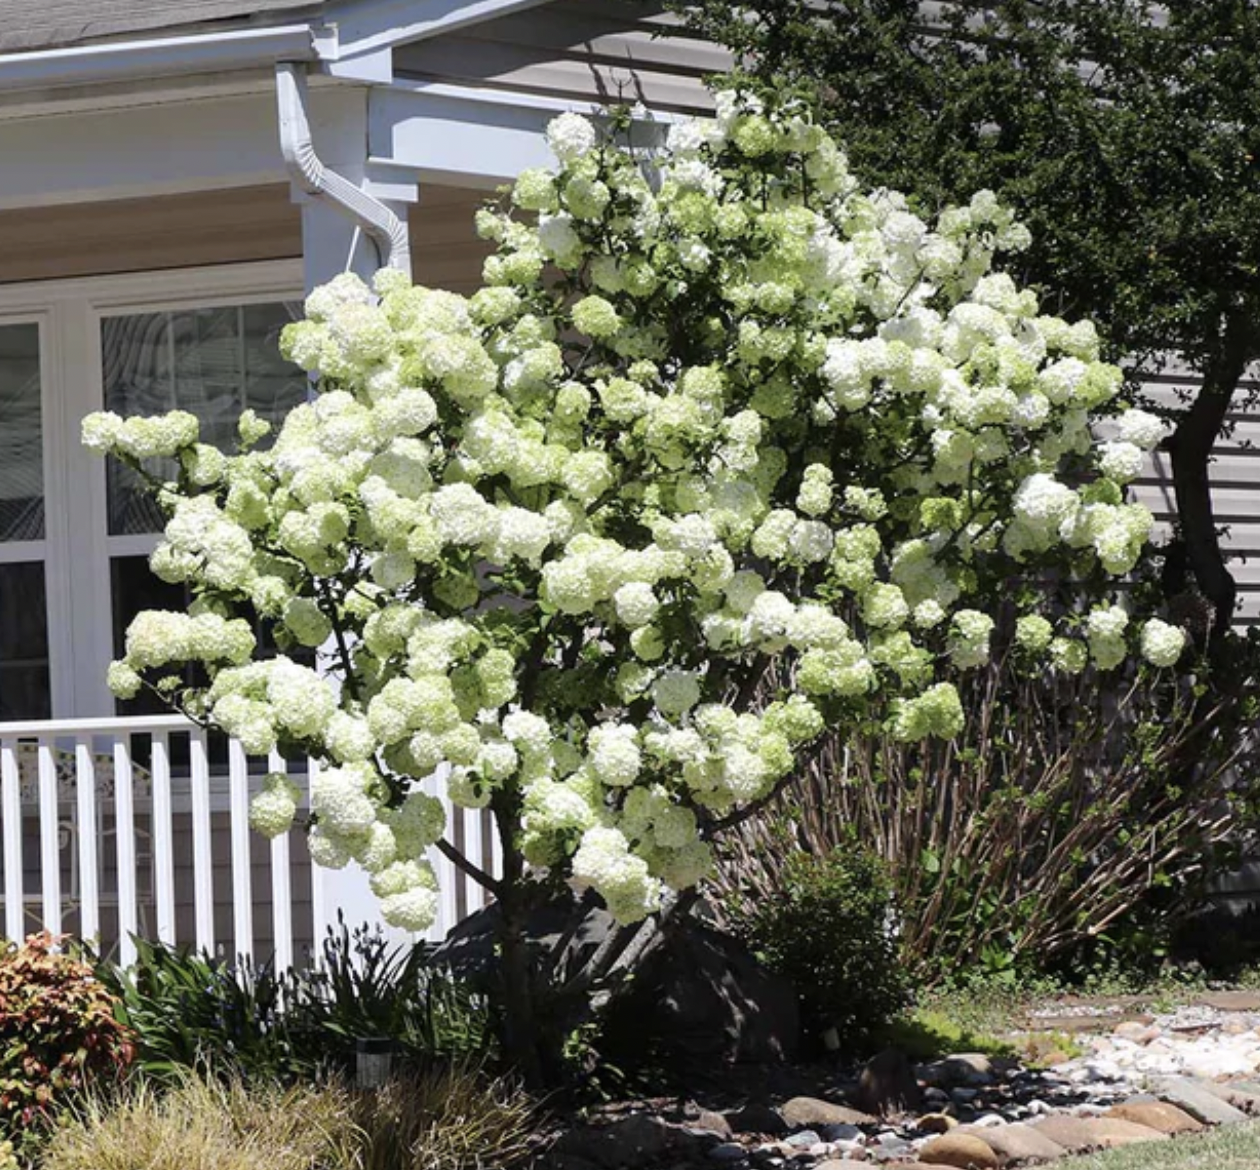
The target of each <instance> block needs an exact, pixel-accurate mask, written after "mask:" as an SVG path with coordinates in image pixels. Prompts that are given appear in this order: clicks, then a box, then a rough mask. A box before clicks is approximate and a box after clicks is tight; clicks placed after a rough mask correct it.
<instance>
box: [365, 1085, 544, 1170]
mask: <svg viewBox="0 0 1260 1170" xmlns="http://www.w3.org/2000/svg"><path fill="white" fill-rule="evenodd" d="M533 1117H534V1105H533V1102H532V1101H531V1100H530V1098H529V1097H528V1096H526V1094H525V1093H524V1092H523V1091H522V1090H521V1089H519V1088H518V1087H517V1086H516V1085H514V1084H513V1083H512V1082H510V1081H506V1080H503V1079H491V1078H487V1077H486V1076H485V1075H484V1074H483V1073H482V1072H481V1071H480V1070H479V1069H478V1068H477V1067H475V1066H473V1065H469V1064H455V1065H452V1066H450V1067H449V1068H446V1069H444V1070H441V1071H430V1072H428V1073H421V1074H418V1075H414V1076H410V1077H402V1078H397V1079H395V1080H393V1081H391V1082H389V1084H387V1085H386V1086H384V1087H383V1088H382V1089H380V1090H379V1091H377V1092H373V1093H362V1094H359V1095H358V1097H357V1104H356V1119H357V1121H358V1123H359V1126H360V1128H361V1130H362V1133H363V1137H362V1142H363V1147H362V1163H361V1166H362V1170H480V1168H481V1167H491V1166H492V1167H495V1168H496V1170H497V1168H505V1167H508V1166H512V1165H514V1164H516V1163H517V1162H519V1161H522V1160H523V1159H524V1158H525V1156H526V1154H527V1153H528V1152H529V1136H530V1130H531V1122H532V1120H533Z"/></svg>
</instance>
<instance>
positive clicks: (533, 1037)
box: [492, 794, 546, 1091]
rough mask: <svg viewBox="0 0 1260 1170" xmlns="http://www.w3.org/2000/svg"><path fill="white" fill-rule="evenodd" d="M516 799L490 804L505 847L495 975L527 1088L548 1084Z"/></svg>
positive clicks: (513, 1061) (512, 1051) (506, 1030)
mask: <svg viewBox="0 0 1260 1170" xmlns="http://www.w3.org/2000/svg"><path fill="white" fill-rule="evenodd" d="M514 805H515V802H514V801H512V800H510V799H508V797H507V796H506V795H504V794H499V796H498V798H496V800H495V801H494V802H493V804H492V810H493V812H494V817H495V822H496V825H497V827H498V830H499V839H500V841H501V842H502V848H503V877H502V879H501V880H500V886H499V907H500V910H501V912H502V916H501V918H500V919H499V947H500V955H499V979H500V991H499V994H500V1003H501V1004H502V1007H503V1055H504V1057H505V1059H506V1061H507V1063H508V1064H509V1065H510V1066H511V1067H512V1068H513V1069H515V1071H516V1072H517V1073H518V1074H519V1075H520V1076H521V1078H522V1080H524V1082H525V1086H526V1088H529V1089H532V1090H535V1091H539V1090H542V1089H544V1088H546V1084H545V1081H546V1073H545V1070H544V1064H543V1059H542V1052H541V1045H540V1039H541V1035H540V1031H539V1020H538V1002H537V995H536V988H535V980H534V973H533V971H532V970H531V969H530V968H531V963H530V954H529V944H528V943H527V941H526V938H525V928H526V925H527V919H528V917H529V902H528V897H527V892H526V890H525V859H524V858H523V857H522V856H521V853H520V850H519V849H518V848H517V836H516V824H517V816H516V808H515V807H514Z"/></svg>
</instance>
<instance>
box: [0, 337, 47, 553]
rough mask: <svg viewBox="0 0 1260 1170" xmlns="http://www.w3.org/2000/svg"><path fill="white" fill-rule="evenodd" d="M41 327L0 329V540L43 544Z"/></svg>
mask: <svg viewBox="0 0 1260 1170" xmlns="http://www.w3.org/2000/svg"><path fill="white" fill-rule="evenodd" d="M39 399H40V381H39V326H38V325H2V326H0V540H6V541H7V540H43V538H44V454H43V433H42V428H41V426H40V400H39Z"/></svg>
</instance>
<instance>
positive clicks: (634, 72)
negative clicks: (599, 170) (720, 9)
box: [394, 0, 731, 113]
mask: <svg viewBox="0 0 1260 1170" xmlns="http://www.w3.org/2000/svg"><path fill="white" fill-rule="evenodd" d="M730 64H731V56H730V54H729V53H728V52H727V51H726V50H725V49H722V48H720V47H718V46H717V45H714V44H711V43H709V42H707V41H704V40H700V39H697V38H696V37H693V36H689V35H687V33H686V31H685V30H684V29H683V28H682V25H681V21H680V20H679V18H678V17H676V16H674V15H672V14H669V13H664V12H662V11H661V6H660V4H659V3H657V2H655V0H646V2H640V0H553V2H552V3H551V4H548V5H546V6H544V7H542V8H535V9H531V10H529V11H526V12H521V13H516V14H514V15H511V16H504V17H500V18H498V19H497V20H489V21H486V22H485V23H483V24H478V25H475V26H472V27H470V28H467V29H465V30H463V31H462V32H460V33H458V34H455V35H450V36H443V37H441V38H438V39H435V40H433V41H421V42H419V43H417V44H413V45H404V46H400V47H399V48H398V49H396V50H395V52H394V65H395V69H396V70H397V71H398V72H399V73H400V74H402V75H404V76H408V77H412V78H419V79H423V80H428V81H438V82H444V83H446V84H453V85H463V86H473V87H479V88H491V89H513V90H517V91H523V92H526V93H531V94H537V95H540V96H543V97H551V98H559V99H562V100H566V101H580V102H595V103H597V104H623V103H625V104H634V103H636V102H643V103H644V104H646V105H648V106H650V107H652V108H653V109H657V110H668V111H673V112H680V113H707V112H709V111H710V110H711V109H712V101H711V100H710V97H709V95H708V93H707V92H706V90H705V88H704V85H703V84H702V81H701V78H702V77H703V76H704V75H706V74H709V73H721V72H724V71H726V70H727V69H729V68H730Z"/></svg>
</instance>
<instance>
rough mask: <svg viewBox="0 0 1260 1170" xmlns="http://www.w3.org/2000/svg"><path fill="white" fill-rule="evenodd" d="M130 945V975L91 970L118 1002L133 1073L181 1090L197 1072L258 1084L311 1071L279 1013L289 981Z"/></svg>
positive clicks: (145, 944)
mask: <svg viewBox="0 0 1260 1170" xmlns="http://www.w3.org/2000/svg"><path fill="white" fill-rule="evenodd" d="M135 945H136V958H135V962H134V963H133V964H131V965H130V966H129V967H126V968H122V967H115V966H113V965H112V964H100V965H98V968H97V970H98V972H99V973H100V976H101V978H102V979H103V980H104V981H105V982H106V984H107V985H108V986H109V987H110V989H111V990H112V991H113V993H114V994H115V995H116V996H117V999H118V1007H117V1014H118V1018H119V1019H120V1020H122V1022H123V1023H124V1024H126V1025H127V1027H128V1028H129V1029H130V1030H131V1032H132V1034H133V1036H134V1038H135V1047H136V1059H137V1065H138V1067H139V1068H140V1069H141V1070H142V1071H143V1072H145V1073H146V1074H147V1075H148V1076H150V1077H154V1078H159V1079H166V1078H169V1077H170V1076H172V1075H173V1076H175V1077H176V1078H177V1079H178V1080H180V1081H181V1082H182V1080H183V1078H184V1072H183V1070H185V1069H188V1068H192V1067H195V1066H201V1065H204V1066H206V1067H208V1068H212V1069H214V1070H216V1071H221V1072H236V1073H238V1074H239V1075H248V1076H249V1077H251V1078H258V1079H266V1078H269V1077H281V1078H287V1077H291V1076H295V1075H299V1074H301V1073H309V1072H313V1071H314V1061H313V1060H312V1058H311V1056H310V1055H309V1054H308V1053H307V1052H304V1051H302V1050H301V1048H300V1047H299V1046H298V1045H296V1044H295V1043H294V1037H293V1036H292V1035H291V1033H290V1028H289V1022H288V1018H287V1016H286V1014H285V1010H284V1007H285V994H286V992H287V991H288V990H290V988H291V987H292V986H293V982H292V980H290V979H286V978H284V977H280V976H277V975H275V974H274V973H273V971H272V970H271V969H270V968H267V967H252V966H249V965H247V964H242V965H241V966H232V965H231V964H228V963H224V962H220V961H217V960H215V959H211V958H209V957H208V956H204V955H198V954H196V953H195V952H193V951H192V950H190V949H188V948H179V949H177V948H175V947H172V946H168V945H167V944H165V943H160V942H154V941H151V940H148V939H142V938H137V939H136V940H135Z"/></svg>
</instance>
